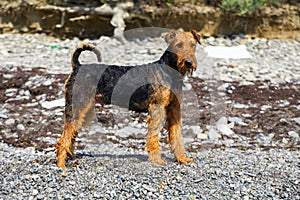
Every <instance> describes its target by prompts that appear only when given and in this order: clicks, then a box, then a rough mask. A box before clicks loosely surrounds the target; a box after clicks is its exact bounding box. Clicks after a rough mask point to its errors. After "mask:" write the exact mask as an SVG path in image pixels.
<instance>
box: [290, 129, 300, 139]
mask: <svg viewBox="0 0 300 200" xmlns="http://www.w3.org/2000/svg"><path fill="white" fill-rule="evenodd" d="M288 134H289V136H291V137H292V138H299V134H298V133H296V132H295V131H289V132H288Z"/></svg>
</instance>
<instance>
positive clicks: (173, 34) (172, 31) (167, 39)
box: [165, 30, 176, 44]
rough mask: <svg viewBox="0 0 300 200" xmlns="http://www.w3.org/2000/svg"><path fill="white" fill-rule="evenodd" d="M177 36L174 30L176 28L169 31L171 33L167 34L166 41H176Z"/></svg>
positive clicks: (169, 42)
mask: <svg viewBox="0 0 300 200" xmlns="http://www.w3.org/2000/svg"><path fill="white" fill-rule="evenodd" d="M175 38H176V31H174V30H171V31H169V33H167V34H166V35H165V41H166V43H168V44H171V43H172V41H174V39H175Z"/></svg>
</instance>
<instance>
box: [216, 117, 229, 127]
mask: <svg viewBox="0 0 300 200" xmlns="http://www.w3.org/2000/svg"><path fill="white" fill-rule="evenodd" d="M227 122H228V120H227V118H226V117H221V118H220V119H219V120H218V121H217V126H218V125H226V124H227Z"/></svg>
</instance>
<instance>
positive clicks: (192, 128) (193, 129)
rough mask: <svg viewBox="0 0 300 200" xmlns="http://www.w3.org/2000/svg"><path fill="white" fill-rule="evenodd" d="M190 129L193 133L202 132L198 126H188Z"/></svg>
mask: <svg viewBox="0 0 300 200" xmlns="http://www.w3.org/2000/svg"><path fill="white" fill-rule="evenodd" d="M190 129H191V130H192V131H193V133H194V134H200V133H202V132H203V130H202V129H201V127H200V126H190Z"/></svg>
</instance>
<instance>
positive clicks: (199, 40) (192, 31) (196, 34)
mask: <svg viewBox="0 0 300 200" xmlns="http://www.w3.org/2000/svg"><path fill="white" fill-rule="evenodd" d="M191 33H192V34H193V36H194V38H195V40H197V42H198V43H199V44H201V36H200V35H199V34H198V33H197V32H196V31H195V30H191Z"/></svg>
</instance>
